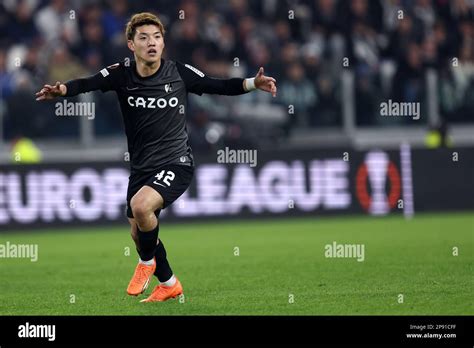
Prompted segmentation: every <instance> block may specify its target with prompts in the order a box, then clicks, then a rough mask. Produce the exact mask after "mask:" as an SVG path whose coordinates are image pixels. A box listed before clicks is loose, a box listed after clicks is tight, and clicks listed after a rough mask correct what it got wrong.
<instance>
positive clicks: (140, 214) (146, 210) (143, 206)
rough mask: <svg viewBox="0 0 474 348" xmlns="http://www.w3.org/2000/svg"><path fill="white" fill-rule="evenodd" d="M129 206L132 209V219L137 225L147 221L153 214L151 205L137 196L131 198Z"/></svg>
mask: <svg viewBox="0 0 474 348" xmlns="http://www.w3.org/2000/svg"><path fill="white" fill-rule="evenodd" d="M130 206H131V208H132V213H133V217H134V218H135V219H136V220H137V222H138V223H139V222H142V221H144V220H146V219H148V218H149V217H150V216H151V215H152V214H153V210H152V207H151V204H148V203H147V201H146V200H145V199H142V198H140V197H139V196H135V197H133V198H132V200H131V202H130Z"/></svg>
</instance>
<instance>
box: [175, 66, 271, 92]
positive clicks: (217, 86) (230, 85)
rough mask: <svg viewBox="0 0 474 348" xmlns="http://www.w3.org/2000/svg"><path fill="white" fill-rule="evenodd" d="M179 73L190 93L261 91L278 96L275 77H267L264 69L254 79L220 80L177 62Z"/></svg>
mask: <svg viewBox="0 0 474 348" xmlns="http://www.w3.org/2000/svg"><path fill="white" fill-rule="evenodd" d="M176 66H177V68H178V72H179V74H180V75H181V77H182V79H183V81H184V83H185V85H186V89H187V90H188V92H191V93H195V94H198V95H202V94H203V93H208V94H220V95H240V94H245V93H248V92H250V91H253V90H256V89H260V90H262V91H265V92H269V93H271V94H272V95H273V96H274V97H276V94H277V87H276V80H275V79H274V78H273V77H270V76H265V75H264V71H263V67H261V68H260V69H259V71H258V73H257V75H256V76H255V77H253V78H247V79H243V78H230V79H219V78H214V77H209V76H206V75H205V74H204V73H203V72H202V71H200V70H198V69H197V68H195V67H193V66H191V65H189V64H185V65H184V64H181V63H180V62H176Z"/></svg>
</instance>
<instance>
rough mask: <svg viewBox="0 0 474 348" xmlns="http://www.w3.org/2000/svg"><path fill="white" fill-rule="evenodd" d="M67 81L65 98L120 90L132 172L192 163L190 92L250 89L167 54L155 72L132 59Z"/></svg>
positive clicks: (238, 80) (235, 92)
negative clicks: (139, 67) (146, 73)
mask: <svg viewBox="0 0 474 348" xmlns="http://www.w3.org/2000/svg"><path fill="white" fill-rule="evenodd" d="M66 86H67V94H66V97H68V96H73V95H76V94H79V93H84V92H89V91H93V90H98V89H100V90H101V91H102V92H106V91H111V90H113V91H115V92H116V93H117V96H118V99H119V102H120V108H121V111H122V117H123V122H124V125H125V132H126V135H127V142H128V151H129V153H130V161H131V171H132V173H134V172H150V171H153V170H154V169H155V168H157V167H160V166H162V165H165V164H170V163H180V164H183V165H192V164H193V157H192V151H191V148H190V147H189V145H188V134H187V132H186V110H187V93H188V92H191V93H195V94H198V95H202V94H203V93H209V94H222V95H238V94H244V93H246V91H245V90H244V88H243V79H241V78H232V79H215V78H211V77H208V76H206V75H205V74H203V73H202V72H201V71H199V70H198V69H196V68H195V67H193V66H190V65H188V64H185V65H184V64H181V63H179V62H175V61H172V60H164V59H162V60H161V65H160V68H159V69H158V71H157V72H156V73H154V74H153V75H151V76H147V77H142V76H140V75H138V73H137V70H136V63H135V62H134V61H131V62H130V64H126V63H125V62H122V63H117V64H114V65H111V66H109V67H107V68H104V69H102V70H101V71H100V72H99V73H97V74H96V75H93V76H90V77H88V78H83V79H77V80H72V81H68V82H66Z"/></svg>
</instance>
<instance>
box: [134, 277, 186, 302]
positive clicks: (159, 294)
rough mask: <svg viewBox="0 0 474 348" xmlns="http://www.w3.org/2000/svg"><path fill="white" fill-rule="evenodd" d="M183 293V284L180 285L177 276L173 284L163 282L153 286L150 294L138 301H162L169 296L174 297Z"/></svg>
mask: <svg viewBox="0 0 474 348" xmlns="http://www.w3.org/2000/svg"><path fill="white" fill-rule="evenodd" d="M182 293H183V286H182V285H181V283H180V281H179V280H178V278H176V283H175V284H174V285H173V286H166V285H163V284H160V285H157V286H155V288H154V289H153V292H152V293H151V295H150V296H149V297H148V298H146V299H144V300H141V301H140V302H163V301H166V300H169V299H170V298H176V297H177V296H179V295H181V294H182Z"/></svg>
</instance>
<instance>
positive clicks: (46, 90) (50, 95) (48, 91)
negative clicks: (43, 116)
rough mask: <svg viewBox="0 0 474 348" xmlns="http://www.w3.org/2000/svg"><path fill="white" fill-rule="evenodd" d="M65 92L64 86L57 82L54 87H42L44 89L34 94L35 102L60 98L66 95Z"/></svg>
mask: <svg viewBox="0 0 474 348" xmlns="http://www.w3.org/2000/svg"><path fill="white" fill-rule="evenodd" d="M66 90H67V89H66V86H65V85H63V84H61V82H59V81H58V82H56V84H55V85H54V86H50V85H44V87H43V88H41V90H40V91H39V92H38V93H36V100H49V99H54V98H56V97H61V96H63V95H65V94H66Z"/></svg>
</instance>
